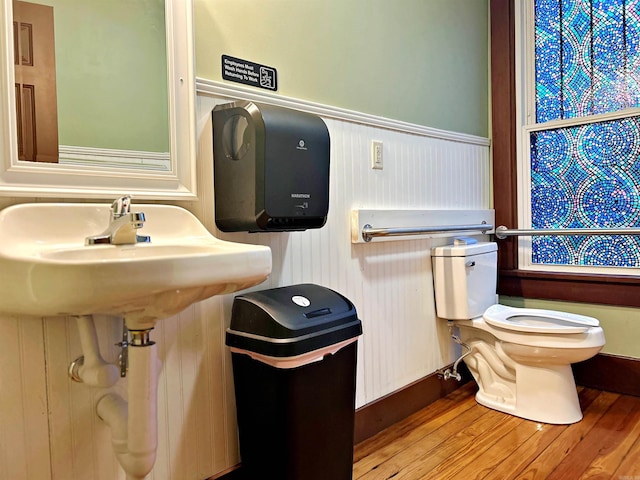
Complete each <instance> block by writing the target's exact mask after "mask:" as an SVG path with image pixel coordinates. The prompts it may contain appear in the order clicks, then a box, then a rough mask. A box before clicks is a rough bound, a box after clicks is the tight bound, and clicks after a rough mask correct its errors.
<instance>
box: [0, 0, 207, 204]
mask: <svg viewBox="0 0 640 480" xmlns="http://www.w3.org/2000/svg"><path fill="white" fill-rule="evenodd" d="M74 1H75V2H77V3H76V5H75V6H71V7H69V4H70V3H73V2H69V1H68V0H67V1H65V2H58V1H57V0H42V2H39V3H44V4H47V5H50V6H51V5H53V11H54V14H55V12H56V9H58V18H57V21H58V22H60V25H58V23H55V25H56V27H58V30H60V32H61V33H59V34H57V35H56V50H55V55H56V60H55V68H56V73H55V77H56V80H57V82H58V85H57V87H56V90H57V112H58V118H57V121H58V132H59V135H58V139H59V148H58V149H57V152H59V160H58V159H54V160H50V159H49V157H46V156H44V155H42V156H41V157H39V158H38V160H39V161H37V162H36V161H29V159H25V158H26V157H25V149H24V147H23V145H24V144H23V143H22V142H21V144H20V145H21V146H20V147H19V146H18V137H20V138H21V139H23V138H24V134H23V132H24V131H26V130H25V129H24V128H23V127H24V120H22V121H17V120H16V117H17V116H20V118H23V117H22V113H21V110H20V109H21V106H22V105H23V104H24V100H21V101H18V102H16V91H20V81H21V80H22V78H23V75H22V73H21V70H20V68H21V67H20V66H16V67H15V68H14V53H13V52H14V48H17V49H18V52H19V53H17V54H16V55H15V57H16V58H18V60H19V62H18V63H20V62H22V61H28V60H29V58H28V57H29V51H30V50H29V49H28V48H26V47H23V44H24V43H26V41H24V38H27V35H23V34H22V30H20V28H18V29H16V34H15V35H14V28H13V18H14V17H13V14H14V12H13V2H12V0H0V5H2V7H3V8H2V9H1V10H0V21H2V23H3V25H4V31H3V34H2V36H1V37H0V69H1V72H0V92H1V94H2V95H3V97H4V98H3V99H2V102H1V104H0V132H1V136H0V152H2V158H0V195H4V196H35V197H39V196H47V197H72V198H79V197H82V198H112V197H113V196H115V195H119V194H121V193H130V194H132V195H134V196H135V197H136V198H143V199H144V198H146V199H194V198H196V191H195V185H196V183H195V155H196V154H195V148H196V147H195V144H196V138H195V136H196V134H195V77H194V66H193V52H194V49H193V27H192V8H193V7H192V1H191V0H186V1H185V0H166V2H165V4H164V7H162V6H161V5H160V3H161V2H160V0H148V1H145V2H135V3H136V4H137V8H131V4H130V2H120V3H123V4H126V11H125V14H123V15H118V14H117V9H116V8H115V3H113V4H112V3H111V2H106V4H105V5H107V6H106V7H105V8H106V9H107V10H105V11H104V12H93V13H91V12H88V13H87V14H86V16H85V17H80V11H81V10H83V9H87V8H88V5H90V4H94V3H95V4H101V3H104V2H87V1H86V0H74ZM58 3H59V5H60V6H59V7H57V6H56V5H57V4H58ZM20 5H22V4H20ZM27 5H28V4H27ZM50 6H49V7H44V8H45V9H46V8H49V9H51V7H50ZM154 6H155V8H156V10H160V11H156V12H153V8H154ZM64 8H67V9H68V8H71V10H70V12H73V15H70V14H67V16H65V10H64ZM162 9H164V10H163V11H161V10H162ZM17 10H20V12H21V13H20V15H22V6H18V7H17ZM136 10H137V12H138V13H139V14H140V15H142V18H136V19H133V18H132V16H133V12H134V11H136ZM16 14H18V12H16ZM105 14H112V15H111V18H110V19H109V20H104V17H105ZM90 15H94V16H100V18H101V19H103V20H104V22H103V25H100V28H98V26H93V28H91V27H89V28H80V27H77V28H73V24H71V25H69V24H68V23H67V24H65V23H64V22H69V21H70V20H69V18H71V21H76V22H80V24H81V26H82V27H84V21H85V19H86V18H88V17H87V16H90ZM65 27H66V28H65ZM163 27H164V29H163ZM82 30H85V31H86V30H88V31H89V32H90V33H93V35H94V36H96V37H99V35H100V34H102V35H104V36H105V37H104V40H102V41H97V42H93V45H94V50H91V49H89V48H88V45H89V44H90V43H92V42H91V41H89V40H84V41H83V40H82V39H78V38H73V37H72V35H76V34H79V32H80V31H82ZM163 31H164V34H163ZM69 32H72V33H69ZM23 37H24V38H23ZM163 38H166V49H165V44H164V43H163ZM107 39H111V40H112V41H114V42H116V43H117V44H118V47H117V48H116V47H113V46H112V45H110V47H109V48H108V49H104V50H103V51H102V53H100V52H99V51H98V50H96V48H97V49H99V47H100V44H101V43H107ZM59 40H60V41H61V42H63V46H59V45H58V44H57V42H58V41H59ZM34 43H35V42H34ZM73 45H77V48H73ZM96 45H97V46H96ZM145 47H146V48H145ZM127 49H129V50H135V54H134V55H132V54H131V52H127ZM152 49H153V50H154V51H155V53H153V52H152V51H151V50H152ZM143 50H144V51H143ZM76 51H78V52H79V53H80V54H84V57H83V58H82V59H81V60H75V62H76V63H75V65H76V66H75V67H73V68H69V65H70V64H71V65H73V64H74V63H73V62H74V60H69V57H71V56H72V55H71V54H72V53H73V54H77V53H78V52H76ZM127 59H128V60H127ZM164 59H166V67H165V66H164V64H163V63H164V62H163V60H164ZM142 61H150V62H151V66H145V67H139V63H140V62H142ZM92 63H95V64H96V65H90V64H92ZM116 64H121V65H123V66H124V68H123V70H125V71H117V72H116V71H115V70H116V68H115V67H114V65H116ZM77 65H85V66H86V68H84V69H83V68H78V66H77ZM79 70H85V71H84V72H82V71H79ZM121 70H122V69H121ZM97 71H102V73H103V74H104V75H102V78H98V77H95V78H91V76H90V75H95V72H97ZM87 72H89V75H87ZM162 72H166V73H165V75H164V76H162ZM145 75H146V77H145ZM158 78H160V80H157V79H158ZM154 79H155V80H154ZM16 82H18V83H16ZM70 82H76V84H75V85H72V84H71V83H70ZM87 83H89V84H90V88H86V87H87V86H86V84H87ZM83 84H84V86H83ZM100 85H104V86H106V87H107V88H111V89H112V90H110V91H104V93H102V92H101V91H100V90H99V87H100ZM115 85H119V87H118V90H113V88H114V86H115ZM82 89H84V90H82ZM81 93H83V94H84V98H85V100H84V101H83V100H82V94H81ZM102 97H107V98H108V99H110V100H109V101H106V102H105V101H103V100H104V99H103V98H102ZM143 97H144V98H143ZM70 99H71V100H70ZM36 100H37V99H36ZM138 100H140V101H141V102H142V103H140V104H139V105H136V106H134V107H133V109H129V110H128V111H127V109H128V108H129V107H130V106H131V105H132V104H134V103H135V102H136V101H138ZM100 102H101V103H100ZM16 105H17V106H18V107H17V108H16ZM22 110H24V111H27V110H28V109H27V108H23V109H22ZM93 111H99V112H100V115H92V112H93ZM145 115H146V116H145ZM93 117H99V118H93ZM169 119H170V121H169ZM95 121H97V122H98V123H95ZM92 122H94V123H92ZM99 122H102V124H100V123H99ZM49 123H52V122H49ZM118 129H120V130H118ZM39 136H40V137H42V136H44V135H39ZM44 150H45V149H44V148H41V149H40V151H44ZM53 150H54V156H55V151H56V148H55V147H54V149H53ZM41 158H43V159H44V160H41ZM56 160H58V161H57V162H56ZM47 162H50V163H47Z"/></svg>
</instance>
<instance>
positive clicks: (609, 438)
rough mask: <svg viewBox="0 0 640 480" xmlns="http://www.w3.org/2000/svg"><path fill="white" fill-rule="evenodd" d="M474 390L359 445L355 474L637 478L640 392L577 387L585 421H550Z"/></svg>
mask: <svg viewBox="0 0 640 480" xmlns="http://www.w3.org/2000/svg"><path fill="white" fill-rule="evenodd" d="M475 389H476V386H475V383H474V382H469V383H467V384H466V385H464V386H463V387H461V388H459V389H458V390H456V391H454V392H453V393H451V394H449V395H448V396H446V397H444V398H442V399H440V400H438V401H436V402H435V403H433V404H431V405H430V406H428V407H427V408H424V409H423V410H421V411H419V412H417V413H415V414H414V415H412V416H410V417H408V418H406V419H405V420H403V421H401V422H399V423H397V424H395V425H393V426H391V427H389V428H387V429H386V430H384V431H382V432H380V433H379V434H377V435H376V436H374V437H372V438H369V439H368V440H365V441H364V442H362V443H359V444H358V445H356V447H355V452H354V455H355V458H354V468H353V479H354V480H357V479H362V480H388V479H393V480H400V479H402V480H418V479H420V480H422V479H437V480H446V479H464V480H467V479H496V480H506V479H521V480H524V479H527V480H535V479H558V480H579V479H615V480H640V397H633V396H628V395H620V394H617V393H610V392H603V391H599V390H594V389H590V388H580V392H579V395H580V404H581V406H582V411H583V414H584V418H583V419H582V421H581V422H578V423H575V424H573V425H548V424H538V423H536V422H532V421H529V420H524V419H521V418H517V417H513V416H511V415H506V414H503V413H500V412H497V411H495V410H491V409H488V408H486V407H483V406H481V405H478V404H477V403H476V401H475V399H474V395H475Z"/></svg>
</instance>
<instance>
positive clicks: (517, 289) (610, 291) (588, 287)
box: [498, 270, 640, 307]
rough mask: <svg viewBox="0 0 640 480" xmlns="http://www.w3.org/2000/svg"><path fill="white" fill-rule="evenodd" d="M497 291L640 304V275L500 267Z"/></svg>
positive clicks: (548, 298) (550, 297) (639, 305)
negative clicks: (505, 268) (550, 271)
mask: <svg viewBox="0 0 640 480" xmlns="http://www.w3.org/2000/svg"><path fill="white" fill-rule="evenodd" d="M498 294H500V295H509V296H514V297H523V298H538V299H544V300H562V301H569V302H583V303H597V304H602V305H619V306H627V307H640V277H628V276H616V275H586V274H567V273H549V272H532V271H525V270H500V272H499V275H498Z"/></svg>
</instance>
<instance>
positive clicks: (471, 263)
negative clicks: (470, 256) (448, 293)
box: [464, 260, 476, 268]
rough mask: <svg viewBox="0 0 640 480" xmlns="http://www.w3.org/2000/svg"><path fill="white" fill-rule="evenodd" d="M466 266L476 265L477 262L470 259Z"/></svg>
mask: <svg viewBox="0 0 640 480" xmlns="http://www.w3.org/2000/svg"><path fill="white" fill-rule="evenodd" d="M464 266H465V267H467V268H471V267H475V266H476V262H475V261H474V260H469V261H468V262H467V263H465V264H464Z"/></svg>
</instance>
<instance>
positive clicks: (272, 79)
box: [222, 55, 278, 91]
mask: <svg viewBox="0 0 640 480" xmlns="http://www.w3.org/2000/svg"><path fill="white" fill-rule="evenodd" d="M222 78H223V79H225V80H229V81H231V82H237V83H243V84H245V85H251V86H252V87H259V88H266V89H267V90H274V91H275V90H277V89H278V72H277V71H276V69H275V68H273V67H267V66H266V65H260V64H259V63H255V62H250V61H248V60H242V59H240V58H235V57H230V56H229V55H222Z"/></svg>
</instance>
